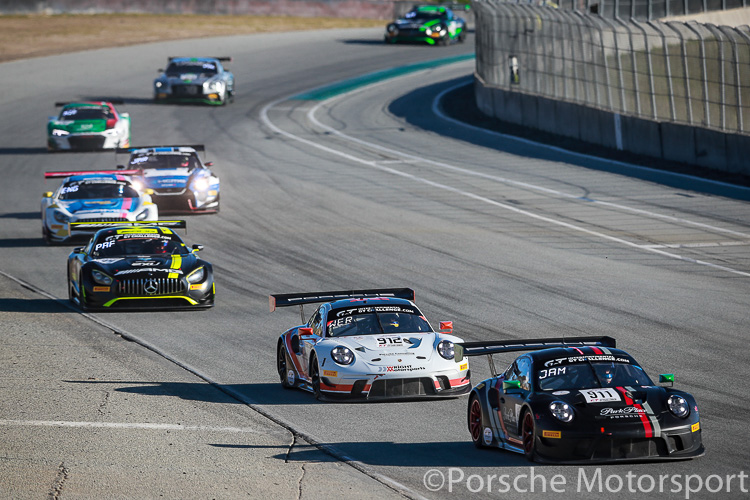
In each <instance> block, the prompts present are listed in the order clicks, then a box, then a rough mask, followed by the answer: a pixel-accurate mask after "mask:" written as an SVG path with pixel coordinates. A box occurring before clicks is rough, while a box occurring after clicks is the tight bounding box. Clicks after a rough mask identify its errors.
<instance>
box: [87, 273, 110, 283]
mask: <svg viewBox="0 0 750 500" xmlns="http://www.w3.org/2000/svg"><path fill="white" fill-rule="evenodd" d="M91 279H93V280H94V281H95V282H97V283H99V284H100V285H111V284H112V278H110V277H109V276H107V275H106V274H104V273H103V272H101V271H99V270H98V269H94V270H93V271H91Z"/></svg>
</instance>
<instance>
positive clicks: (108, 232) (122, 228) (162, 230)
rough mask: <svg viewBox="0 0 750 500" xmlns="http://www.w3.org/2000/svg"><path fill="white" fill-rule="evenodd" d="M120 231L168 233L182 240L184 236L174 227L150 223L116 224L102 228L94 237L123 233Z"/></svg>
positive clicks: (128, 232)
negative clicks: (181, 236) (151, 224)
mask: <svg viewBox="0 0 750 500" xmlns="http://www.w3.org/2000/svg"><path fill="white" fill-rule="evenodd" d="M154 229H156V230H157V231H158V232H157V233H153V231H152V230H154ZM120 231H127V234H148V233H153V234H160V235H168V236H173V237H176V238H177V239H178V240H180V241H182V238H180V236H179V235H178V234H177V233H176V232H175V231H173V230H172V229H170V228H168V227H161V226H150V225H145V224H144V225H142V226H114V227H106V228H104V229H100V230H98V231H97V232H96V235H95V236H94V239H99V238H102V237H106V236H109V235H113V234H121V233H120Z"/></svg>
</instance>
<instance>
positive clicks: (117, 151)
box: [115, 144, 206, 155]
mask: <svg viewBox="0 0 750 500" xmlns="http://www.w3.org/2000/svg"><path fill="white" fill-rule="evenodd" d="M160 148H164V149H173V148H193V149H194V150H196V151H205V150H206V146H205V145H203V144H169V145H166V146H165V145H164V144H159V145H156V146H138V147H130V148H116V149H115V154H118V155H121V154H125V153H132V152H133V151H137V150H139V149H160Z"/></svg>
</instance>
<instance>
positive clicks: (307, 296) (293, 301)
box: [268, 288, 416, 323]
mask: <svg viewBox="0 0 750 500" xmlns="http://www.w3.org/2000/svg"><path fill="white" fill-rule="evenodd" d="M415 296H416V294H415V293H414V290H412V289H411V288H373V289H368V290H340V291H333V292H307V293H277V294H273V295H269V296H268V305H269V308H270V309H271V312H274V311H275V310H276V308H277V307H289V306H296V305H299V310H300V316H301V317H302V322H303V323H304V322H305V312H304V309H303V306H304V304H313V303H320V302H333V301H334V300H340V299H366V298H370V297H394V298H397V299H406V300H414V298H415Z"/></svg>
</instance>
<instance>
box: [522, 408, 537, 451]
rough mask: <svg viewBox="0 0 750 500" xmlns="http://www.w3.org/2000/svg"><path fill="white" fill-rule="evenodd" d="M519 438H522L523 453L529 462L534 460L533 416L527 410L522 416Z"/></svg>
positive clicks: (534, 435) (534, 436) (534, 434)
mask: <svg viewBox="0 0 750 500" xmlns="http://www.w3.org/2000/svg"><path fill="white" fill-rule="evenodd" d="M521 439H522V440H523V454H524V456H525V457H526V459H527V460H528V461H530V462H533V461H534V455H536V433H535V427H534V416H533V415H532V414H531V412H530V411H527V412H526V413H525V414H524V416H523V423H522V424H521Z"/></svg>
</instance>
